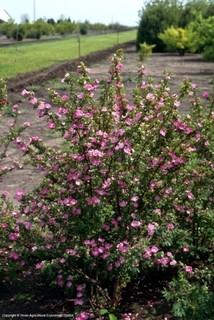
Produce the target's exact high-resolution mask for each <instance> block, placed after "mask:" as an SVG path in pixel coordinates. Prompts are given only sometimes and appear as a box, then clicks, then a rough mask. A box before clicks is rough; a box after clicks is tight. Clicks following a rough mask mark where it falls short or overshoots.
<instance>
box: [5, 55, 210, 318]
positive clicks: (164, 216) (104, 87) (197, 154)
mask: <svg viewBox="0 0 214 320" xmlns="http://www.w3.org/2000/svg"><path fill="white" fill-rule="evenodd" d="M122 68H123V65H122V54H121V52H120V51H119V52H118V53H117V54H115V55H114V56H113V58H112V65H111V68H110V74H109V78H108V80H107V81H103V82H100V83H99V81H98V80H93V79H91V78H90V75H89V73H88V70H87V68H86V67H85V65H84V64H83V63H82V64H81V65H80V66H79V67H78V75H77V77H75V76H74V75H72V74H69V73H68V74H66V75H65V78H64V79H63V80H62V81H65V82H66V83H68V84H69V88H70V92H69V94H66V95H65V94H64V95H62V94H59V93H58V92H56V91H54V90H51V89H50V90H49V94H50V99H51V103H47V102H45V101H39V100H37V98H36V97H35V95H34V93H33V92H29V91H27V90H23V92H22V94H23V95H24V96H25V97H26V98H27V99H29V101H30V102H31V103H32V104H34V105H35V107H37V108H38V116H39V117H43V116H47V126H48V127H49V128H50V130H53V131H57V132H58V133H60V134H61V136H62V137H63V140H64V142H63V144H62V145H59V146H56V147H47V146H46V145H45V144H44V143H43V142H42V140H41V138H40V137H38V136H33V137H31V138H30V140H29V142H23V141H21V138H20V140H19V142H20V143H19V144H18V147H20V149H22V150H23V151H24V153H25V154H26V153H27V154H28V155H29V156H30V157H31V160H32V163H33V164H35V165H36V166H37V167H39V168H40V169H41V170H42V171H43V173H44V179H43V182H42V183H41V184H40V185H39V186H38V187H37V188H36V189H35V190H34V191H33V192H32V193H30V194H28V195H24V194H23V193H21V194H20V193H19V194H17V199H18V200H19V201H20V202H21V207H20V211H19V212H17V213H16V214H14V215H13V222H12V223H11V225H10V226H8V227H7V229H6V231H5V232H7V237H8V244H7V247H6V251H7V252H8V255H7V263H8V264H9V265H11V264H12V265H13V268H14V266H15V268H16V270H17V272H22V273H23V274H24V276H36V275H39V276H44V279H46V281H49V283H50V284H52V285H56V286H58V287H60V288H63V289H64V290H65V292H66V293H67V295H68V297H69V299H70V301H71V305H72V306H73V308H75V310H76V311H77V312H81V313H80V314H79V315H77V319H90V318H91V317H92V313H93V314H94V315H95V316H96V317H98V315H99V314H100V313H99V312H100V309H102V310H104V312H103V313H102V314H103V317H105V314H106V315H107V314H108V315H109V312H110V314H111V315H112V319H113V313H114V312H117V310H118V309H117V308H118V307H119V306H120V301H121V294H122V291H123V290H124V288H125V287H126V285H127V283H128V282H130V281H131V280H133V279H134V278H135V277H137V276H140V274H141V273H145V272H149V270H151V269H156V270H157V272H158V270H160V269H164V270H172V271H173V274H175V275H177V274H178V273H179V272H180V273H182V274H183V276H184V277H185V278H187V279H189V281H191V282H194V281H197V276H196V275H197V274H198V272H199V271H200V270H203V268H205V266H206V268H207V270H210V271H209V272H210V273H211V264H212V262H213V256H212V248H213V243H212V238H213V228H212V226H213V217H212V212H213V194H214V183H213V182H214V181H213V180H214V162H213V154H214V153H213V152H214V149H213V146H214V143H213V139H214V132H213V131H214V126H213V122H214V112H213V109H212V108H213V102H212V99H211V97H210V96H209V93H206V95H205V94H204V97H201V98H200V97H198V95H197V88H196V86H195V85H194V84H191V83H189V82H184V83H183V85H182V87H181V90H180V92H179V93H178V94H175V93H173V92H171V90H170V87H169V81H170V77H169V76H168V75H167V76H166V77H164V78H163V79H162V80H161V81H160V82H159V83H158V84H154V83H153V82H152V81H151V80H148V81H147V80H146V77H145V70H144V68H143V67H141V68H140V69H139V71H138V74H137V85H136V89H135V90H134V92H133V93H134V94H133V97H127V96H126V93H125V87H124V84H123V81H122V77H121V70H122ZM183 103H184V104H187V103H188V104H189V105H190V107H191V111H190V113H189V114H185V115H183V114H182V113H181V112H180V108H181V107H182V104H183ZM209 104H210V105H209ZM211 274H212V273H211ZM211 278H212V276H211V275H210V279H209V280H206V281H207V288H210V284H211ZM169 300H170V298H169ZM111 312H112V313H111ZM109 317H110V315H109Z"/></svg>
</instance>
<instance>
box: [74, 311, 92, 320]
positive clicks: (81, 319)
mask: <svg viewBox="0 0 214 320" xmlns="http://www.w3.org/2000/svg"><path fill="white" fill-rule="evenodd" d="M89 319H90V314H89V313H88V312H85V311H84V312H81V313H80V314H78V315H77V316H76V317H75V320H89Z"/></svg>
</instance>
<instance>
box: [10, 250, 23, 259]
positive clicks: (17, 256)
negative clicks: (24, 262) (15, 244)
mask: <svg viewBox="0 0 214 320" xmlns="http://www.w3.org/2000/svg"><path fill="white" fill-rule="evenodd" d="M9 258H10V259H12V260H14V261H17V260H19V258H20V255H19V254H18V253H17V252H15V251H13V252H11V253H10V254H9Z"/></svg>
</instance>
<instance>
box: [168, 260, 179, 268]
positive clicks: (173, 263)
mask: <svg viewBox="0 0 214 320" xmlns="http://www.w3.org/2000/svg"><path fill="white" fill-rule="evenodd" d="M169 264H170V266H176V264H177V261H176V260H175V259H173V260H171V261H170V263H169Z"/></svg>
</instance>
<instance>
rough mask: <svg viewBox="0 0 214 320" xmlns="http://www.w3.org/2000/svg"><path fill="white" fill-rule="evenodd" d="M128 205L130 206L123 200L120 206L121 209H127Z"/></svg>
mask: <svg viewBox="0 0 214 320" xmlns="http://www.w3.org/2000/svg"><path fill="white" fill-rule="evenodd" d="M127 204H128V202H127V201H125V200H122V201H120V202H119V206H120V207H121V208H125V207H126V206H127Z"/></svg>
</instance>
